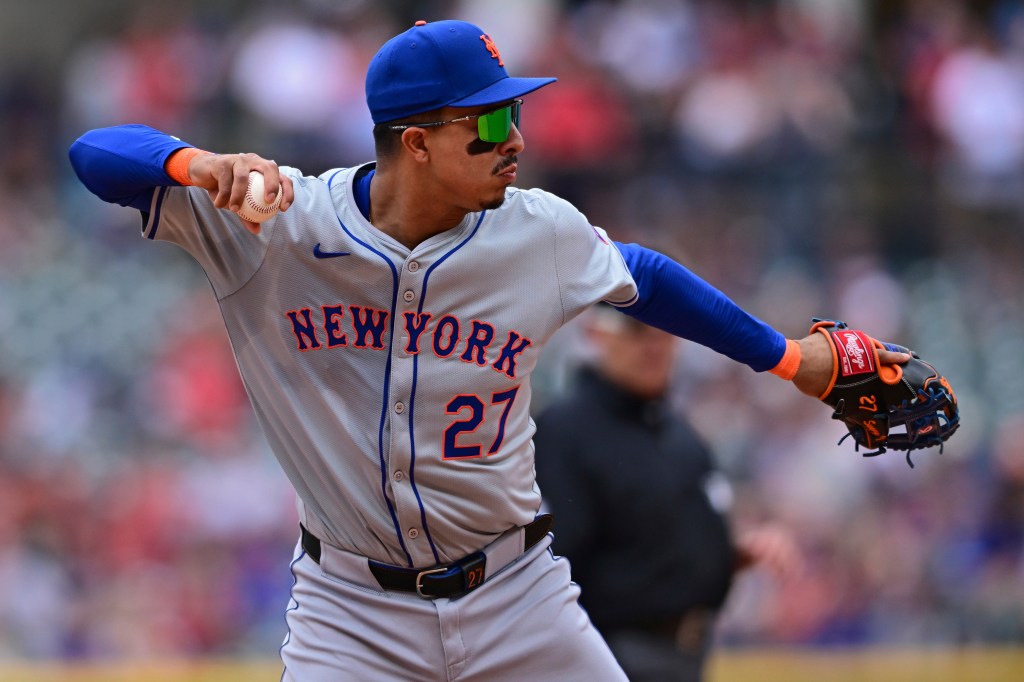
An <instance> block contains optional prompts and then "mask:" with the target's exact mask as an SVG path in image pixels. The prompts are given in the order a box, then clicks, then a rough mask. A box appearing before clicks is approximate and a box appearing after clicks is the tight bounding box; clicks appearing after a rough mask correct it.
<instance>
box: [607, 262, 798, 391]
mask: <svg viewBox="0 0 1024 682" xmlns="http://www.w3.org/2000/svg"><path fill="white" fill-rule="evenodd" d="M617 246H618V247H619V251H620V252H621V253H622V256H623V258H625V260H626V264H627V265H628V266H629V271H630V273H631V274H632V275H633V279H634V280H635V281H636V284H637V288H638V289H639V291H640V298H639V300H638V301H637V303H635V304H634V305H632V306H630V307H628V308H622V309H620V310H621V311H622V312H624V313H626V314H627V315H630V316H632V317H635V318H636V319H638V320H640V321H641V322H643V323H645V324H649V325H651V326H652V327H657V328H659V329H663V330H664V331H667V332H669V333H671V334H674V335H676V336H679V337H682V338H684V339H689V340H691V341H696V342H697V343H699V344H701V345H704V346H707V347H708V348H711V349H713V350H715V351H717V352H719V353H722V354H723V355H726V356H728V357H730V358H732V359H733V360H736V361H737V362H742V363H744V364H746V365H749V366H750V367H751V368H753V369H754V370H755V371H758V372H762V371H765V370H769V369H772V368H773V367H775V366H776V365H777V364H778V363H779V360H780V359H782V356H783V353H784V351H785V349H786V339H785V337H783V336H782V334H780V333H779V332H777V331H775V330H774V329H772V328H771V327H770V326H768V325H767V324H765V323H764V322H762V321H761V320H758V319H757V318H756V317H754V316H752V315H750V314H749V313H747V312H746V311H744V310H743V309H742V308H740V307H739V306H738V305H736V304H735V303H734V302H733V301H732V300H731V299H729V297H728V296H726V295H725V294H723V293H722V292H721V291H719V290H718V289H716V288H714V287H713V286H711V285H710V284H708V283H707V282H705V281H704V280H702V279H700V278H699V277H697V276H696V275H694V274H693V273H692V272H690V271H689V270H687V269H686V268H685V267H683V266H682V265H680V264H679V263H676V262H675V261H673V260H672V259H670V258H668V257H667V256H665V255H663V254H660V253H658V252H656V251H652V250H650V249H646V248H644V247H641V246H638V245H636V244H619V243H617Z"/></svg>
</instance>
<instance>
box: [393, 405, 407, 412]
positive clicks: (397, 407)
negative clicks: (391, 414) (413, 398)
mask: <svg viewBox="0 0 1024 682" xmlns="http://www.w3.org/2000/svg"><path fill="white" fill-rule="evenodd" d="M395 412H397V413H398V414H402V413H403V412H405V403H395Z"/></svg>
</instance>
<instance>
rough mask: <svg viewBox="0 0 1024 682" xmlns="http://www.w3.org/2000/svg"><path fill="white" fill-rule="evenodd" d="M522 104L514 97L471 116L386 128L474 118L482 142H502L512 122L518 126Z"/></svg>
mask: <svg viewBox="0 0 1024 682" xmlns="http://www.w3.org/2000/svg"><path fill="white" fill-rule="evenodd" d="M522 106H523V100H521V99H514V100H512V103H511V104H507V105H505V106H503V107H501V108H500V109H495V110H494V111H488V112H487V113H485V114H473V115H471V116H461V117H459V118H453V119H451V120H450V121H435V122H432V123H405V124H402V125H393V126H388V130H405V129H407V128H436V127H437V126H446V125H448V124H449V123H458V122H459V121H470V120H472V119H474V118H475V119H476V133H477V135H479V137H480V139H481V140H483V141H484V142H491V143H493V144H497V143H499V142H504V141H505V140H507V139H508V135H509V133H510V132H512V124H513V123H514V124H515V126H516V127H517V128H518V127H519V110H520V109H521V108H522Z"/></svg>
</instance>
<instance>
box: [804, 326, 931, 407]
mask: <svg viewBox="0 0 1024 682" xmlns="http://www.w3.org/2000/svg"><path fill="white" fill-rule="evenodd" d="M797 343H799V344H800V368H799V369H798V370H797V373H796V376H795V377H793V384H794V385H795V386H796V387H797V388H798V389H800V391H801V392H803V393H806V394H807V395H809V396H812V397H814V398H819V397H821V395H822V394H823V393H825V391H826V390H827V389H828V386H829V383H831V381H832V376H833V374H834V372H835V360H834V358H833V355H832V346H831V344H830V343H829V341H828V339H827V338H826V337H825V335H823V334H818V333H816V332H811V334H810V335H808V336H805V337H804V338H802V339H800V340H799V341H797ZM910 359H911V355H910V353H904V352H901V351H893V350H889V349H888V348H879V349H878V360H879V362H880V363H881V364H883V365H901V364H903V363H905V362H909V361H910Z"/></svg>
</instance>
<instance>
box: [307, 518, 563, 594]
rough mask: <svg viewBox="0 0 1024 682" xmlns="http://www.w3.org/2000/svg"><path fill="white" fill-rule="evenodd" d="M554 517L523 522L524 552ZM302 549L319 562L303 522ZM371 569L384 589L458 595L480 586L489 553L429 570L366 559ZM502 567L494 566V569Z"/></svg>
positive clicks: (317, 544) (313, 540)
mask: <svg viewBox="0 0 1024 682" xmlns="http://www.w3.org/2000/svg"><path fill="white" fill-rule="evenodd" d="M551 522H552V517H551V515H550V514H541V515H540V516H538V517H537V518H535V519H534V520H533V521H531V522H530V523H528V524H526V525H525V526H523V530H524V533H523V552H525V551H526V550H528V549H530V548H531V547H533V546H534V545H536V544H537V543H538V542H540V540H541V538H543V537H544V536H545V535H547V534H548V531H549V530H551ZM299 528H300V529H301V530H302V549H303V550H305V552H306V554H308V555H309V557H310V558H311V559H312V560H313V561H315V562H316V563H318V564H319V563H320V551H321V545H320V539H319V538H317V537H316V536H315V535H313V534H312V533H310V532H309V531H308V530H306V527H305V526H303V525H302V524H301V523H300V524H299ZM367 561H368V562H369V566H370V572H371V573H373V576H374V577H375V578H376V579H377V582H378V583H380V586H381V587H383V588H384V589H385V590H397V591H400V592H415V593H416V594H418V595H420V596H421V597H455V596H458V595H460V594H465V593H466V592H469V591H471V590H475V589H476V588H478V587H480V585H482V584H483V582H484V577H485V576H486V573H485V571H484V569H485V568H486V565H487V556H486V555H485V554H484V552H482V551H480V552H474V553H473V554H470V555H469V556H467V557H464V558H462V559H459V560H458V561H456V562H455V563H452V564H448V565H446V566H437V567H436V568H428V569H426V570H422V571H420V570H416V569H414V568H402V567H400V566H391V565H389V564H382V563H380V562H377V561H373V560H372V559H367ZM501 568H502V567H501V566H497V567H495V572H497V570H500V569H501Z"/></svg>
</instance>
